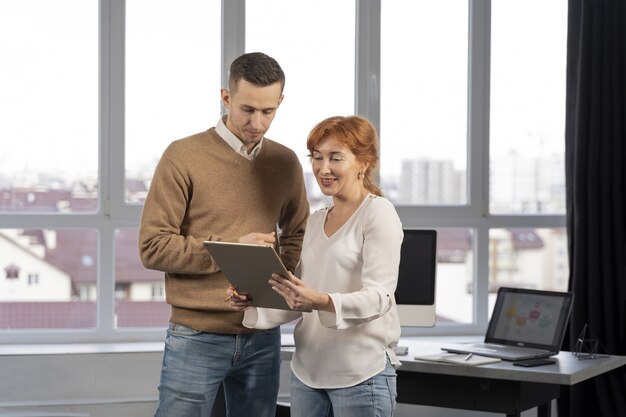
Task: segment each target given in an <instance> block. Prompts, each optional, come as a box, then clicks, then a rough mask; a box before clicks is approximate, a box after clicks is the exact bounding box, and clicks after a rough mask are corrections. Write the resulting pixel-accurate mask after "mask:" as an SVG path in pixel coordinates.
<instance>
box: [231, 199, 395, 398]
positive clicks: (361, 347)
mask: <svg viewBox="0 0 626 417" xmlns="http://www.w3.org/2000/svg"><path fill="white" fill-rule="evenodd" d="M327 213H328V208H326V209H322V210H318V211H317V212H315V213H313V214H311V216H310V217H309V220H308V223H307V228H306V232H305V234H304V241H303V244H302V254H301V259H300V264H299V271H296V276H298V277H300V278H301V279H302V280H303V281H304V282H306V284H307V285H309V286H310V287H312V288H314V289H316V290H317V291H320V292H325V293H327V294H329V295H330V297H331V300H332V302H333V304H334V306H335V312H334V313H330V312H327V311H313V312H311V313H300V312H293V311H284V310H273V309H266V308H250V309H248V310H246V312H245V316H244V321H243V324H244V325H245V326H247V327H250V328H257V329H269V328H272V327H275V326H277V325H279V324H283V323H288V322H290V321H293V320H295V319H297V318H299V317H301V320H300V321H299V322H298V324H297V325H296V328H295V330H294V340H295V344H296V351H295V353H294V355H293V358H292V360H291V369H292V371H293V373H294V374H295V376H296V377H298V379H299V380H300V381H302V382H303V383H305V384H306V385H308V386H310V387H313V388H344V387H350V386H353V385H356V384H359V383H361V382H363V381H365V380H367V379H368V378H371V377H373V376H374V375H376V374H378V373H380V372H381V371H382V370H383V369H384V368H385V364H386V360H387V356H389V358H390V359H391V363H392V364H393V365H394V366H395V367H398V366H400V361H399V360H398V358H397V357H396V355H395V354H394V352H393V346H394V345H396V344H397V343H398V339H399V338H400V322H399V320H398V312H397V310H396V302H395V299H394V292H395V289H396V284H397V281H398V267H399V264H400V247H401V245H402V238H403V233H402V223H401V222H400V219H399V217H398V214H397V213H396V210H395V208H394V207H393V205H392V204H391V202H389V200H387V199H386V198H384V197H377V196H374V195H371V194H370V195H369V196H368V197H367V198H365V200H364V201H363V203H362V204H361V206H360V207H359V208H358V209H357V211H356V212H355V213H354V214H353V215H352V217H350V219H348V221H347V222H346V223H345V224H344V225H343V226H342V227H341V228H340V229H339V230H337V231H336V232H335V233H334V234H333V235H332V236H327V235H326V233H325V232H324V222H325V219H326V215H327Z"/></svg>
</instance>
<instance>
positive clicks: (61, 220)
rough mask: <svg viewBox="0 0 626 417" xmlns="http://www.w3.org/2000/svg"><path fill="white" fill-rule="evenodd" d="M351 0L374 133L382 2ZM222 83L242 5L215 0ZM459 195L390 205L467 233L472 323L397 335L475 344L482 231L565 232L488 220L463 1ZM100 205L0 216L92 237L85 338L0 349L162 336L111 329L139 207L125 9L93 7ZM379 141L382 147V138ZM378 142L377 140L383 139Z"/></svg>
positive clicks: (473, 25) (471, 1)
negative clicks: (92, 315)
mask: <svg viewBox="0 0 626 417" xmlns="http://www.w3.org/2000/svg"><path fill="white" fill-rule="evenodd" d="M355 1H356V16H355V19H356V43H355V48H356V62H355V113H356V114H361V115H364V116H366V117H368V118H369V119H370V120H372V122H373V123H374V125H375V126H377V127H379V126H380V92H379V89H378V88H377V85H376V84H377V83H378V82H379V80H380V31H381V22H380V12H381V1H382V0H361V1H358V0H355ZM221 3H222V16H221V19H222V48H221V62H222V68H221V73H222V82H223V83H224V80H226V79H227V75H228V63H230V62H231V61H232V60H233V59H234V58H235V57H236V56H238V55H240V54H241V53H244V52H245V45H244V40H245V0H222V2H221ZM467 4H468V7H469V34H468V54H469V56H468V58H469V71H468V77H469V78H468V89H469V91H468V127H467V141H468V142H467V149H468V155H467V178H468V181H467V187H468V190H467V196H468V201H467V204H465V205H460V206H397V207H396V209H397V212H398V214H399V216H400V219H401V220H402V223H403V226H404V227H405V228H445V227H455V228H468V229H471V230H472V235H473V238H472V239H473V248H474V250H473V255H472V256H473V257H474V259H473V261H472V262H473V281H472V284H473V288H474V289H475V291H474V297H473V322H472V323H470V324H458V325H440V326H435V327H434V328H404V329H403V331H402V334H403V336H415V335H479V334H482V333H483V332H484V331H485V330H486V328H487V324H488V313H489V312H488V295H489V293H488V284H489V282H488V280H489V231H490V229H493V228H564V227H565V214H563V215H535V214H532V215H492V214H490V213H489V210H488V207H489V188H488V187H489V93H490V91H489V79H490V70H489V68H490V27H491V1H490V0H468V3H467ZM98 7H99V25H100V28H99V45H98V47H99V58H100V61H99V110H98V111H99V126H98V129H99V148H98V149H99V157H98V161H99V171H98V174H99V179H98V181H99V190H98V193H99V200H98V208H97V210H96V212H93V213H63V214H39V213H37V214H35V213H0V228H31V229H32V228H51V229H64V228H68V229H69V228H72V229H74V228H85V229H93V230H96V231H97V235H98V259H97V272H98V274H97V320H96V326H95V328H93V329H54V330H47V329H46V330H28V329H25V330H19V331H4V330H0V343H60V342H64V343H77V342H117V341H130V340H132V341H161V340H162V339H163V337H164V335H165V329H154V328H116V327H115V251H114V235H115V230H116V229H121V228H137V227H138V226H139V219H140V216H141V210H142V206H138V205H131V204H128V203H126V202H125V200H124V182H125V178H124V177H125V169H124V168H125V167H124V161H125V158H124V156H125V155H124V143H125V142H124V139H125V138H124V135H125V131H124V123H125V106H124V104H125V103H124V101H125V89H124V87H125V74H124V71H125V8H126V2H125V0H99V6H98ZM382 133H383V134H382V135H381V136H382V137H383V138H384V132H382ZM383 140H384V139H383Z"/></svg>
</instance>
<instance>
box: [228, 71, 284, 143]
mask: <svg viewBox="0 0 626 417" xmlns="http://www.w3.org/2000/svg"><path fill="white" fill-rule="evenodd" d="M282 100H283V95H282V93H281V85H280V83H279V82H277V83H274V84H272V85H268V86H266V87H260V86H257V85H254V84H251V83H249V82H248V81H246V80H243V79H242V80H240V81H239V85H238V88H237V92H236V93H235V94H231V92H230V91H229V90H226V89H224V88H223V89H222V103H223V104H224V108H226V109H227V110H228V116H227V118H226V127H227V128H228V129H229V130H230V131H231V132H233V133H234V134H235V135H236V136H237V137H238V138H239V139H240V140H241V142H242V143H243V144H244V145H246V147H247V148H248V152H249V151H251V150H252V149H253V148H254V147H255V146H256V144H257V143H259V141H260V140H261V138H262V137H263V136H264V135H265V132H267V130H268V129H269V128H270V125H271V124H272V120H274V116H276V110H277V109H278V106H279V105H280V102H281V101H282Z"/></svg>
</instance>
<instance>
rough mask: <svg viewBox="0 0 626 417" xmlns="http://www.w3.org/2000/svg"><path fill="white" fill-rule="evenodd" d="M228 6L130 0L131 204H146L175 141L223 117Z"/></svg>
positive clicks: (128, 129) (128, 197)
mask: <svg viewBox="0 0 626 417" xmlns="http://www.w3.org/2000/svg"><path fill="white" fill-rule="evenodd" d="M220 6H221V2H219V1H206V0H127V1H126V156H125V157H126V161H125V162H126V202H128V203H141V202H143V200H144V199H145V194H146V192H147V189H148V184H149V181H150V179H151V178H152V174H153V172H154V168H155V167H156V164H157V162H158V160H159V158H160V157H161V154H162V153H163V151H164V150H165V148H166V147H167V145H169V143H170V142H172V141H174V140H176V139H182V138H184V137H187V136H189V135H192V134H195V133H198V132H202V131H205V130H207V129H208V128H209V127H211V126H214V125H215V123H216V122H217V120H218V118H219V115H220V106H221V103H220V86H221V85H220V83H221V80H220V77H221V75H220V68H221V67H220V65H221V58H220V57H221V52H220V45H221V38H220V36H221V35H220V28H221V23H220V14H221V8H220Z"/></svg>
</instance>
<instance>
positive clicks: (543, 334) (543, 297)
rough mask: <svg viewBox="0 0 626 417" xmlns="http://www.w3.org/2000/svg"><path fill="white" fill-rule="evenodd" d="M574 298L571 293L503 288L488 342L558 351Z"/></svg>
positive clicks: (490, 326) (500, 290) (488, 332)
mask: <svg viewBox="0 0 626 417" xmlns="http://www.w3.org/2000/svg"><path fill="white" fill-rule="evenodd" d="M573 298H574V294H573V293H571V292H556V291H540V290H529V289H521V288H505V287H501V288H500V289H499V290H498V298H497V300H496V305H495V307H494V310H493V314H492V317H491V320H490V321H489V328H488V329H487V336H486V338H485V341H486V342H488V343H498V344H503V345H512V346H524V347H532V348H537V349H546V350H549V351H552V352H558V351H560V349H561V344H562V342H563V336H564V335H565V330H566V326H567V321H568V318H569V314H570V311H571V308H572V302H573Z"/></svg>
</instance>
